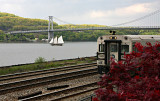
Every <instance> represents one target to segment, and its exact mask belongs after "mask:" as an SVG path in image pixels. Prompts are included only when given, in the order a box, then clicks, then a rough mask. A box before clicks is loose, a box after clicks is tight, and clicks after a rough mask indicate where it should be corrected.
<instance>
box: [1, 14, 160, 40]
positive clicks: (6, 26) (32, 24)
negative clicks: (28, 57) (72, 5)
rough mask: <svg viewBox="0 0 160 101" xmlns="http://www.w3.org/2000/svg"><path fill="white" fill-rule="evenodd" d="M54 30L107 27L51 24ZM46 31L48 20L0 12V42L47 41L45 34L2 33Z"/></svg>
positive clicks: (84, 35)
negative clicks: (36, 39) (11, 32)
mask: <svg viewBox="0 0 160 101" xmlns="http://www.w3.org/2000/svg"><path fill="white" fill-rule="evenodd" d="M53 24H54V29H61V28H84V27H86V28H88V27H107V26H104V25H97V24H82V25H76V26H75V25H71V24H66V25H58V24H57V23H56V22H53ZM43 29H48V20H42V19H31V18H23V17H19V16H16V15H14V14H9V13H3V12H0V41H1V42H4V41H7V42H12V41H31V40H34V39H35V38H38V39H39V41H40V40H42V39H47V38H48V35H47V32H44V33H27V34H16V35H6V34H4V33H6V32H9V31H18V30H24V31H25V30H43ZM105 34H110V33H109V31H108V30H95V31H91V30H90V31H78V32H72V31H64V32H54V35H55V36H60V35H63V38H64V41H96V40H97V38H98V37H99V36H102V35H105ZM116 34H119V35H122V34H129V35H131V34H132V35H138V34H159V30H154V31H152V32H150V31H144V30H119V31H117V33H116Z"/></svg>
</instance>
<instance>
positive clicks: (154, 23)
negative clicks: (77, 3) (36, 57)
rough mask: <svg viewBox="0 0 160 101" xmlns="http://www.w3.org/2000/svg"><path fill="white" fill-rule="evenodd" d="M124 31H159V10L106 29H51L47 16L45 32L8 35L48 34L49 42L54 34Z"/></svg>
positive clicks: (51, 18) (17, 32) (16, 32)
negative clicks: (63, 32)
mask: <svg viewBox="0 0 160 101" xmlns="http://www.w3.org/2000/svg"><path fill="white" fill-rule="evenodd" d="M57 19H58V18H57ZM60 21H62V20H60ZM62 22H65V21H62ZM139 23H140V24H143V26H142V25H140V24H139ZM144 23H145V24H144ZM69 24H70V23H69ZM72 25H75V24H72ZM144 25H145V26H144ZM75 26H78V25H75ZM124 29H130V30H155V29H160V10H157V11H155V12H152V13H150V14H148V15H145V16H143V17H140V18H137V19H134V20H131V21H128V22H124V23H120V24H116V25H112V26H106V27H85V28H65V29H53V16H49V23H48V29H46V30H28V31H11V32H10V34H19V33H39V32H48V40H51V38H54V32H61V31H85V30H124Z"/></svg>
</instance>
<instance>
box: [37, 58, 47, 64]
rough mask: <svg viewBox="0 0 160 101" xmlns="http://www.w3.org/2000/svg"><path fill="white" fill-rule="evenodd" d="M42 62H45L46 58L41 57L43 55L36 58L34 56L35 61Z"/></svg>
mask: <svg viewBox="0 0 160 101" xmlns="http://www.w3.org/2000/svg"><path fill="white" fill-rule="evenodd" d="M42 62H46V59H45V58H43V57H38V58H36V60H35V63H42Z"/></svg>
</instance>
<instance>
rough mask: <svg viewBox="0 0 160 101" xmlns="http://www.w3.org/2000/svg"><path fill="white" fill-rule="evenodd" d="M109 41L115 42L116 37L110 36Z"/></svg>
mask: <svg viewBox="0 0 160 101" xmlns="http://www.w3.org/2000/svg"><path fill="white" fill-rule="evenodd" d="M109 39H111V40H116V39H117V37H116V36H111V37H109Z"/></svg>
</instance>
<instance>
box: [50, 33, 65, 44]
mask: <svg viewBox="0 0 160 101" xmlns="http://www.w3.org/2000/svg"><path fill="white" fill-rule="evenodd" d="M49 43H50V44H51V45H52V46H54V45H56V46H62V45H63V44H64V41H63V37H62V35H61V36H60V37H59V38H57V36H56V37H55V38H54V39H53V38H52V39H51V41H50V42H49Z"/></svg>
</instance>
